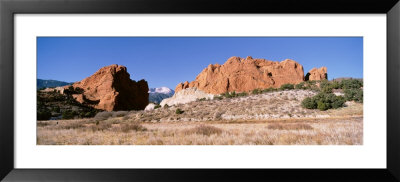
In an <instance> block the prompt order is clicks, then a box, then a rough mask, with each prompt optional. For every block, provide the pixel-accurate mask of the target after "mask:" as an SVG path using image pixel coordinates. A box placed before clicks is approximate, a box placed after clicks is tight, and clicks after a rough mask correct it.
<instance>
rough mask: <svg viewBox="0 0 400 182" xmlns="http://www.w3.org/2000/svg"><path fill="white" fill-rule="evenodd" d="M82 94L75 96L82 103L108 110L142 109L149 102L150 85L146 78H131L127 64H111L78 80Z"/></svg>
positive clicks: (77, 83)
mask: <svg viewBox="0 0 400 182" xmlns="http://www.w3.org/2000/svg"><path fill="white" fill-rule="evenodd" d="M72 86H73V87H74V88H77V87H79V88H82V89H83V93H82V94H74V95H73V97H74V98H75V99H76V100H77V101H78V102H80V103H82V104H85V105H89V106H92V107H94V108H96V109H101V110H106V111H117V110H142V109H144V108H145V107H146V106H147V104H148V103H149V94H148V91H149V87H148V85H147V82H146V81H145V80H140V81H138V82H136V81H134V80H131V79H130V75H129V73H128V72H127V69H126V67H125V66H121V65H116V64H114V65H111V66H106V67H103V68H101V69H99V70H98V71H97V72H96V73H94V74H93V75H92V76H90V77H88V78H85V79H83V80H82V81H79V82H76V83H74V84H73V85H72Z"/></svg>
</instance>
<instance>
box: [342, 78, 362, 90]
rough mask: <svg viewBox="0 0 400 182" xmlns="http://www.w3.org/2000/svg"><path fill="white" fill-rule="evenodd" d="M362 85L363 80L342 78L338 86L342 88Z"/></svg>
mask: <svg viewBox="0 0 400 182" xmlns="http://www.w3.org/2000/svg"><path fill="white" fill-rule="evenodd" d="M362 86H363V82H362V81H361V80H356V79H349V80H342V81H341V82H340V88H342V89H359V88H361V87H362Z"/></svg>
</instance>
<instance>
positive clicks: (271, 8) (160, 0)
mask: <svg viewBox="0 0 400 182" xmlns="http://www.w3.org/2000/svg"><path fill="white" fill-rule="evenodd" d="M18 13H21V14H24V13H29V14H30V13H58V14H59V13H70V14H75V13H79V14H82V13H83V14H86V13H100V14H103V13H118V14H120V13H201V14H205V13H239V14H249V13H314V14H316V16H318V14H319V13H351V14H354V13H382V14H386V15H387V121H386V122H387V168H386V169H15V168H14V132H15V131H14V91H15V90H14V14H18ZM399 17H400V3H399V2H398V0H386V1H379V0H303V1H294V0H266V1H249V0H246V1H245V0H230V1H228V0H220V1H212V0H192V1H188V0H168V1H165V0H146V1H144V0H131V1H127V0H118V1H116V0H97V1H95V0H80V1H76V0H14V1H11V0H0V40H1V42H0V46H1V47H0V83H1V84H0V86H1V90H0V147H1V149H0V167H1V168H0V179H3V180H4V181H221V180H222V181H227V180H232V179H234V180H241V181H293V180H296V181H400V150H399V146H400V123H399V117H400V112H399V104H400V98H399V94H398V93H399V91H400V90H399V87H400V84H399V78H400V71H399V69H400V36H399V34H400V32H399V31H400V24H399V22H400V19H399ZM379 61H382V60H379ZM379 61H377V62H379ZM378 64H379V63H378ZM377 122H378V121H377ZM380 122H384V121H380ZM366 160H368V159H366Z"/></svg>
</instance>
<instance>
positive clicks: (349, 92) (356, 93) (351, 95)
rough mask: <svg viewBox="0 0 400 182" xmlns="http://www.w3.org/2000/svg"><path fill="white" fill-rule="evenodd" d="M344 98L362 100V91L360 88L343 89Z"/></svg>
mask: <svg viewBox="0 0 400 182" xmlns="http://www.w3.org/2000/svg"><path fill="white" fill-rule="evenodd" d="M344 98H345V99H346V100H348V101H356V102H361V103H362V102H363V91H362V90H361V89H345V90H344Z"/></svg>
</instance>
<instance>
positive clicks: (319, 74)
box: [305, 67, 328, 81]
mask: <svg viewBox="0 0 400 182" xmlns="http://www.w3.org/2000/svg"><path fill="white" fill-rule="evenodd" d="M327 79H328V69H327V68H326V67H321V68H313V69H311V70H310V71H309V72H308V73H307V75H306V77H305V81H308V80H310V81H312V80H327Z"/></svg>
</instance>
